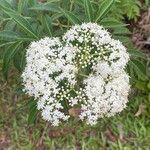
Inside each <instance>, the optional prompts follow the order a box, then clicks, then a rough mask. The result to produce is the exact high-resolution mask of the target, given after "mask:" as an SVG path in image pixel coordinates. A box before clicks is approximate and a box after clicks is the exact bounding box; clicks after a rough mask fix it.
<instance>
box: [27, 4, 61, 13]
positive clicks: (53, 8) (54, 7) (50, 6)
mask: <svg viewBox="0 0 150 150" xmlns="http://www.w3.org/2000/svg"><path fill="white" fill-rule="evenodd" d="M29 9H31V10H37V11H39V10H40V11H52V12H60V10H59V7H58V5H57V4H53V3H52V2H47V3H40V4H36V5H34V6H33V7H31V8H29Z"/></svg>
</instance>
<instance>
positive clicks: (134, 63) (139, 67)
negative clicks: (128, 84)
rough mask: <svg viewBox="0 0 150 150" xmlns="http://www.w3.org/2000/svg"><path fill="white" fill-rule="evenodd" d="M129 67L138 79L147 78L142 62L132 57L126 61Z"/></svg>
mask: <svg viewBox="0 0 150 150" xmlns="http://www.w3.org/2000/svg"><path fill="white" fill-rule="evenodd" d="M128 65H129V67H131V69H132V70H133V71H134V73H135V74H136V75H137V76H138V78H139V79H141V80H143V81H145V80H148V77H147V76H146V69H145V66H144V64H143V63H142V62H140V61H139V60H137V59H132V60H130V61H129V63H128Z"/></svg>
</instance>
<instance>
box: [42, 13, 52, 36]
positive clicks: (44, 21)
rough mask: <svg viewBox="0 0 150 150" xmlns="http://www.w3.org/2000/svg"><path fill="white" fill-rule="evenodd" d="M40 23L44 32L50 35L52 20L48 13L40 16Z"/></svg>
mask: <svg viewBox="0 0 150 150" xmlns="http://www.w3.org/2000/svg"><path fill="white" fill-rule="evenodd" d="M42 24H43V27H44V30H45V32H46V33H48V35H49V36H52V35H53V34H52V20H51V18H50V17H49V16H48V15H44V16H42Z"/></svg>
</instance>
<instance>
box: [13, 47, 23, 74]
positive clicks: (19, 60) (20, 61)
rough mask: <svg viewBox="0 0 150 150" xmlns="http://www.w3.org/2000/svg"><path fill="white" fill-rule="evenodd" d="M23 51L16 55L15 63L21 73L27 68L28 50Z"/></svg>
mask: <svg viewBox="0 0 150 150" xmlns="http://www.w3.org/2000/svg"><path fill="white" fill-rule="evenodd" d="M21 49H22V51H19V52H18V53H16V54H15V56H14V59H13V63H14V66H15V67H16V68H17V70H18V71H19V72H20V73H21V72H22V71H23V69H24V67H25V52H26V50H25V49H23V47H21Z"/></svg>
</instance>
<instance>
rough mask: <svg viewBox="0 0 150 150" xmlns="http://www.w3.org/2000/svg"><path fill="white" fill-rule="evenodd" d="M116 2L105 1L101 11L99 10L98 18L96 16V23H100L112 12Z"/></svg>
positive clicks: (112, 0)
mask: <svg viewBox="0 0 150 150" xmlns="http://www.w3.org/2000/svg"><path fill="white" fill-rule="evenodd" d="M114 1H115V0H104V1H103V2H102V3H101V4H100V6H99V10H98V12H97V16H96V22H98V21H100V20H101V19H102V18H103V17H104V16H105V15H106V14H107V13H108V12H109V11H110V9H111V7H112V5H113V3H114Z"/></svg>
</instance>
